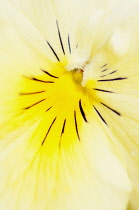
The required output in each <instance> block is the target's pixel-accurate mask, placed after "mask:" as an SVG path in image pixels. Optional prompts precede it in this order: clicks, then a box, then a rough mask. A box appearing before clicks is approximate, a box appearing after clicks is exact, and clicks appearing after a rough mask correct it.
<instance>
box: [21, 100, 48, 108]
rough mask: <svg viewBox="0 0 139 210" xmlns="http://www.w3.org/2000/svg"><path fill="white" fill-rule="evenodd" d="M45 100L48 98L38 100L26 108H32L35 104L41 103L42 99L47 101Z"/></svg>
mask: <svg viewBox="0 0 139 210" xmlns="http://www.w3.org/2000/svg"><path fill="white" fill-rule="evenodd" d="M45 100H46V99H42V100H40V101H38V102H36V103H35V104H32V105H30V106H28V107H25V108H24V109H30V108H32V107H33V106H35V105H37V104H39V103H41V102H42V101H45Z"/></svg>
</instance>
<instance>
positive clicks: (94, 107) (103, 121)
mask: <svg viewBox="0 0 139 210" xmlns="http://www.w3.org/2000/svg"><path fill="white" fill-rule="evenodd" d="M93 107H94V109H95V111H96V112H97V114H98V116H99V117H100V119H101V120H102V121H103V122H104V123H105V124H106V125H107V126H108V124H107V123H106V121H105V120H104V118H103V117H102V115H101V114H100V112H99V111H98V110H97V109H96V107H95V106H93Z"/></svg>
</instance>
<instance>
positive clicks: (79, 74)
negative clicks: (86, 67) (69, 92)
mask: <svg viewBox="0 0 139 210" xmlns="http://www.w3.org/2000/svg"><path fill="white" fill-rule="evenodd" d="M73 79H74V80H75V81H76V82H78V83H81V82H82V79H83V69H74V70H73Z"/></svg>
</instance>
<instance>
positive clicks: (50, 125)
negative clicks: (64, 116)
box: [42, 117, 57, 145]
mask: <svg viewBox="0 0 139 210" xmlns="http://www.w3.org/2000/svg"><path fill="white" fill-rule="evenodd" d="M56 118H57V117H55V119H54V120H53V122H52V123H51V125H50V127H49V129H48V131H47V133H46V135H45V137H44V140H43V142H42V145H43V144H44V142H45V140H46V137H47V135H48V133H49V132H50V130H51V128H52V126H53V124H54V122H55V120H56Z"/></svg>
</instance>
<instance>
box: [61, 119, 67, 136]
mask: <svg viewBox="0 0 139 210" xmlns="http://www.w3.org/2000/svg"><path fill="white" fill-rule="evenodd" d="M65 125H66V119H65V120H64V123H63V128H62V132H61V136H62V135H63V133H64V130H65Z"/></svg>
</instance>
